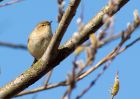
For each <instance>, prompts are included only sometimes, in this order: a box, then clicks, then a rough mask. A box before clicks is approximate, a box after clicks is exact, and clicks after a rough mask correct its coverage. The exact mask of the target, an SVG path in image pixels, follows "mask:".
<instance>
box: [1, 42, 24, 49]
mask: <svg viewBox="0 0 140 99" xmlns="http://www.w3.org/2000/svg"><path fill="white" fill-rule="evenodd" d="M0 46H5V47H10V48H16V49H23V50H27V46H25V45H23V44H13V43H8V42H0Z"/></svg>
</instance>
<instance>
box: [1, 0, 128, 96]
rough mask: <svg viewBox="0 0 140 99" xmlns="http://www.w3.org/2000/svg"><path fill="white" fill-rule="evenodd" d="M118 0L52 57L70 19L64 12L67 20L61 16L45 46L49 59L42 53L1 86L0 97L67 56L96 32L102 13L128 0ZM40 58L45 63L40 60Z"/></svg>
mask: <svg viewBox="0 0 140 99" xmlns="http://www.w3.org/2000/svg"><path fill="white" fill-rule="evenodd" d="M72 1H73V0H72ZM118 1H119V3H118V8H117V9H114V8H112V7H110V6H106V7H105V8H104V9H102V10H101V11H100V12H99V13H98V14H97V16H95V17H94V18H93V19H92V20H91V21H90V22H89V23H88V24H87V25H86V26H85V27H84V29H83V31H82V33H81V34H82V35H80V37H79V38H78V39H77V40H76V41H73V40H72V39H73V38H72V39H71V40H69V41H68V42H67V43H66V44H65V45H64V46H63V47H61V49H60V50H59V53H58V54H57V56H55V57H54V56H53V55H52V53H53V51H54V50H57V47H58V46H59V44H60V41H61V39H62V37H63V34H64V32H65V31H66V29H67V26H68V25H69V23H70V21H71V19H72V18H71V17H68V16H65V14H64V15H63V17H68V21H66V20H65V18H62V20H61V22H60V24H59V26H58V30H57V31H56V35H55V36H54V37H53V39H55V38H56V39H55V40H51V43H50V45H49V48H47V50H48V49H51V51H52V53H51V54H50V52H49V51H46V52H47V53H49V54H50V55H52V56H50V55H49V56H47V57H48V58H50V59H51V60H49V59H47V62H46V60H45V59H46V55H47V54H45V55H43V57H44V58H43V57H42V58H41V60H39V61H38V62H36V63H35V64H34V65H33V66H32V67H30V68H29V69H28V70H27V71H25V72H24V73H23V74H21V75H20V76H19V77H17V78H16V79H15V80H14V81H12V82H10V83H9V84H7V85H5V86H4V87H3V88H1V89H0V98H10V97H12V96H14V95H16V94H17V93H19V92H20V91H22V90H24V89H25V88H27V87H28V86H30V85H32V84H33V83H35V82H36V81H37V80H38V79H40V78H41V77H42V76H43V75H45V74H46V73H47V72H49V71H50V70H52V69H53V68H54V67H55V66H56V65H58V64H59V63H60V62H61V61H62V60H63V59H65V58H66V57H67V56H69V55H70V54H71V53H72V52H73V51H74V49H75V47H76V46H77V45H80V44H82V43H83V42H84V41H85V40H87V39H88V37H89V35H90V33H93V32H96V31H97V30H98V29H99V28H100V27H101V26H102V25H103V22H102V18H103V15H104V14H106V13H109V15H111V16H112V15H113V14H115V13H116V12H117V11H119V9H120V8H121V7H122V6H124V5H125V4H126V3H127V2H128V1H129V0H125V1H124V0H118ZM73 2H74V1H73ZM75 2H79V1H78V0H76V1H75ZM76 4H77V3H76ZM69 6H71V7H72V8H75V6H72V4H70V5H69ZM68 10H69V9H68ZM66 12H67V11H66ZM74 13H75V12H74ZM74 13H73V14H72V16H73V15H74ZM62 28H63V29H62ZM61 33H62V34H61ZM60 34H61V36H60V37H58V36H59V35H60ZM57 37H58V38H57ZM57 41H58V42H57ZM56 42H57V44H56ZM55 44H56V45H55ZM51 45H52V46H51ZM53 48H54V49H53ZM52 49H53V50H52ZM54 52H55V51H54ZM53 54H56V53H53ZM42 60H43V61H44V62H45V63H44V62H42ZM48 60H49V61H48Z"/></svg>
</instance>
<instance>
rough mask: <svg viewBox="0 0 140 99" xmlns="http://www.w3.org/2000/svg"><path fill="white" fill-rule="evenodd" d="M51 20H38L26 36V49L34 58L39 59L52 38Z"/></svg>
mask: <svg viewBox="0 0 140 99" xmlns="http://www.w3.org/2000/svg"><path fill="white" fill-rule="evenodd" d="M52 36H53V34H52V30H51V22H49V21H43V22H40V23H39V24H38V25H37V26H36V27H35V28H34V30H33V31H32V32H31V34H30V36H29V38H28V50H29V52H30V53H31V55H32V56H33V57H34V58H35V59H36V60H38V59H40V58H41V57H42V55H43V54H44V52H45V50H46V49H47V47H48V45H49V42H50V40H51V38H52Z"/></svg>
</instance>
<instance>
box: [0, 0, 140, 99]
mask: <svg viewBox="0 0 140 99" xmlns="http://www.w3.org/2000/svg"><path fill="white" fill-rule="evenodd" d="M7 1H10V0H5V2H7ZM82 1H83V3H84V6H85V9H84V20H83V21H84V22H85V23H87V22H88V21H89V20H90V19H91V18H92V17H93V16H94V15H96V13H97V12H98V11H100V9H101V8H103V6H104V5H106V3H107V2H108V0H97V1H95V0H82ZM68 2H69V0H66V5H65V7H66V6H67V4H68ZM139 4H140V1H139V0H131V1H130V2H129V3H128V4H127V5H125V7H123V8H122V9H121V10H120V11H119V12H118V13H117V14H116V15H115V30H114V31H115V33H118V32H119V31H121V30H123V29H125V28H126V26H127V23H128V22H132V21H133V11H134V9H138V10H139V12H140V6H139ZM80 8H81V7H80V6H79V8H78V11H77V14H76V16H75V17H74V19H73V20H72V23H71V24H70V26H69V28H68V30H67V33H66V34H65V36H64V39H63V41H62V44H63V43H64V42H65V41H67V40H68V38H70V37H71V36H72V33H73V32H75V31H77V26H76V19H77V18H78V16H79V15H80ZM57 15H58V8H57V0H24V1H23V2H20V3H17V4H13V5H10V6H6V7H2V8H0V17H1V18H0V41H4V42H11V43H15V44H25V45H26V44H27V40H28V35H29V33H30V32H31V31H32V29H33V28H34V27H35V26H36V24H37V23H38V22H40V21H43V20H52V21H53V22H52V29H53V32H54V31H55V30H56V27H57V25H58V24H57ZM139 31H140V29H137V31H135V32H134V34H133V36H132V38H131V39H132V40H134V39H135V38H136V37H138V36H139ZM132 40H130V41H132ZM118 42H119V40H117V41H114V42H113V43H110V44H108V45H107V46H104V47H103V48H102V49H100V50H99V51H98V55H97V59H96V61H95V63H96V62H97V61H98V60H100V59H101V58H103V57H104V56H105V55H107V54H108V53H109V52H110V51H111V50H112V49H113V48H114V47H115V45H116V44H117V43H118ZM127 43H128V42H127ZM139 44H140V42H138V43H137V44H135V45H134V46H133V47H131V48H129V49H128V50H127V51H125V52H124V53H122V54H121V55H119V56H118V57H117V58H116V59H115V60H114V61H113V63H112V64H111V65H110V67H109V68H108V70H107V71H106V72H105V73H104V75H102V77H101V78H100V79H99V80H98V81H97V83H96V84H95V86H94V87H93V88H92V89H91V90H90V91H89V92H88V93H87V94H85V95H84V96H83V97H82V99H93V98H94V97H95V98H96V99H109V98H110V95H109V89H110V87H111V86H112V84H113V82H114V76H115V72H116V71H117V70H119V78H120V84H121V85H120V86H121V87H120V91H119V93H118V95H117V96H116V98H115V99H121V98H124V99H132V98H133V99H135V98H137V99H138V98H140V94H139V89H140V86H139V83H140V79H139V76H138V75H139V74H140V73H139V70H140V67H139V64H140V63H139V59H140V53H139V52H138V51H139V49H140V46H139ZM0 54H1V57H0V60H1V62H0V68H1V72H2V73H1V75H0V78H1V79H0V86H3V85H4V84H6V83H8V82H9V81H11V80H12V79H15V78H16V77H17V76H18V75H20V74H21V73H22V72H24V71H25V70H26V69H28V68H29V67H30V65H31V64H32V61H33V57H32V56H31V55H30V54H29V52H28V51H25V50H20V49H11V48H7V47H1V46H0ZM83 57H84V56H83ZM73 59H74V55H73V54H72V55H70V57H68V58H67V59H66V60H65V61H63V62H61V64H60V65H59V66H58V67H56V68H55V70H54V74H53V76H52V79H51V82H52V83H54V82H58V81H61V80H64V79H65V78H66V74H67V73H69V72H70V70H71V68H72V63H71V62H72V61H73ZM101 69H102V68H99V69H98V70H96V71H95V72H94V73H92V74H90V75H89V76H88V77H86V78H85V79H84V80H82V81H80V82H79V83H78V84H79V86H77V88H76V89H75V90H74V93H73V94H72V96H73V99H74V97H75V96H76V95H77V94H78V93H79V92H81V91H82V89H84V88H85V87H86V86H88V84H89V83H90V82H91V81H92V80H93V79H95V77H96V75H97V74H98V72H99V71H100V70H101ZM44 79H45V78H42V79H41V80H40V81H38V82H37V83H35V84H34V85H32V86H30V87H29V89H32V88H36V87H39V86H41V85H42V83H43V81H44ZM65 90H66V88H64V87H60V88H56V89H52V90H48V91H43V92H39V93H37V99H44V97H45V98H48V99H60V98H61V97H62V95H63V93H64V92H65ZM32 96H33V95H26V96H23V97H19V98H15V99H31V98H32Z"/></svg>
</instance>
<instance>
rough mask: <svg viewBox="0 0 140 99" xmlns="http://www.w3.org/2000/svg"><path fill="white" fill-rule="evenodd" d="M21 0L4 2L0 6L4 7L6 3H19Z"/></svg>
mask: <svg viewBox="0 0 140 99" xmlns="http://www.w3.org/2000/svg"><path fill="white" fill-rule="evenodd" d="M2 1H3V0H2ZM21 1H23V0H12V1H9V2H6V3H4V4H0V7H5V6H8V5H12V4H15V3H19V2H21Z"/></svg>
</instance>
